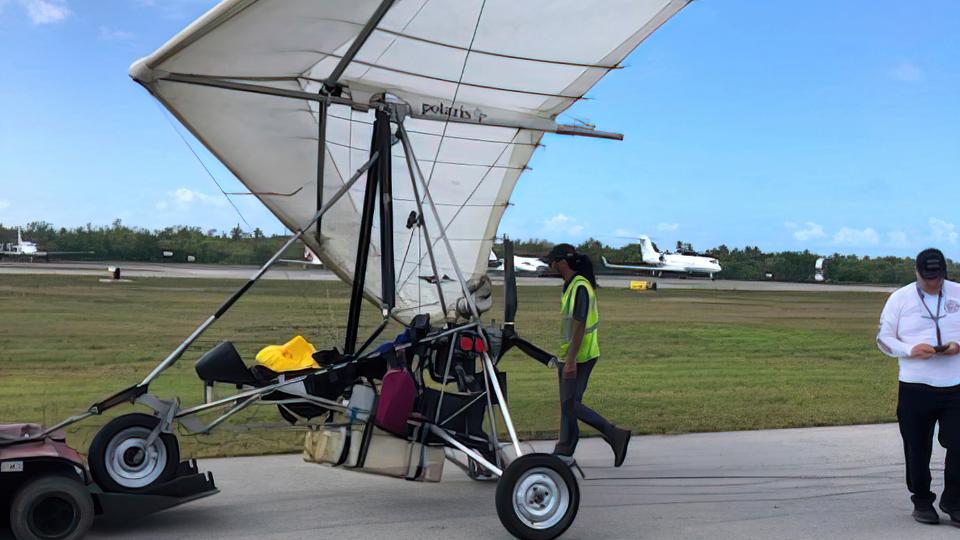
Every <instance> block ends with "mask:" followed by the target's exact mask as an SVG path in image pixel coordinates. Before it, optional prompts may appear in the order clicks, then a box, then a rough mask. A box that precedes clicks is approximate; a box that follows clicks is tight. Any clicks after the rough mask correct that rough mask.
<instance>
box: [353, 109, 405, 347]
mask: <svg viewBox="0 0 960 540" xmlns="http://www.w3.org/2000/svg"><path fill="white" fill-rule="evenodd" d="M391 143H392V135H391V132H390V113H388V112H387V111H384V110H380V109H378V110H377V113H376V120H375V121H374V124H373V135H372V136H371V140H370V154H371V156H372V155H380V156H386V158H384V159H380V160H377V163H376V165H375V166H374V167H371V168H370V169H368V170H367V185H366V188H365V190H364V195H363V211H362V214H361V216H360V234H359V237H358V239H357V261H356V265H355V266H354V272H353V286H352V289H351V293H350V311H349V314H348V315H347V335H346V339H345V340H344V343H343V351H344V354H354V353H355V352H356V351H357V334H358V332H359V329H360V328H359V327H360V311H361V308H362V307H363V287H364V284H365V282H366V277H367V261H368V260H369V258H370V242H371V240H372V237H373V218H374V213H375V211H376V209H377V208H376V207H377V198H378V196H379V198H380V224H379V225H380V277H381V294H380V296H381V298H382V299H383V304H382V306H381V307H382V310H383V318H384V320H386V318H387V317H389V316H390V313H391V312H392V311H393V308H394V306H395V305H396V284H397V282H396V278H395V276H394V273H395V272H394V260H393V202H392V201H393V181H392V176H391V175H392V174H393V172H392V170H391V169H392V167H391V160H390V146H391Z"/></svg>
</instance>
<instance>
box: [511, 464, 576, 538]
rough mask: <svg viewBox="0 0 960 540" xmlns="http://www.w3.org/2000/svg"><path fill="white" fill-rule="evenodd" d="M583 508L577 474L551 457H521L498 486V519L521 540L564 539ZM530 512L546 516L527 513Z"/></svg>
mask: <svg viewBox="0 0 960 540" xmlns="http://www.w3.org/2000/svg"><path fill="white" fill-rule="evenodd" d="M564 494H565V495H566V497H565V498H564ZM518 495H521V496H522V497H518ZM537 497H545V498H544V499H540V500H538V499H536V498H537ZM519 500H523V501H524V502H518V501H519ZM564 500H565V502H564ZM537 505H541V506H539V507H538V506H537ZM579 508H580V486H579V485H578V484H577V479H576V477H575V476H574V475H573V471H571V470H570V466H569V465H567V464H566V463H564V462H563V460H561V459H560V458H558V457H556V456H553V455H550V454H527V455H525V456H521V457H520V458H518V459H517V460H515V461H514V462H513V463H511V464H510V466H509V467H507V470H505V471H504V472H503V476H501V477H500V481H499V482H498V483H497V516H499V517H500V523H503V526H504V527H505V528H506V529H507V531H509V532H510V534H512V535H514V536H516V537H517V538H520V539H521V540H551V539H553V538H556V537H558V536H560V535H561V534H563V533H564V531H566V530H567V528H568V527H570V525H571V524H572V523H573V520H574V519H576V517H577V511H578V510H579ZM530 510H533V511H535V512H540V511H544V512H545V513H543V514H542V515H530V514H528V513H525V511H527V512H529V511H530Z"/></svg>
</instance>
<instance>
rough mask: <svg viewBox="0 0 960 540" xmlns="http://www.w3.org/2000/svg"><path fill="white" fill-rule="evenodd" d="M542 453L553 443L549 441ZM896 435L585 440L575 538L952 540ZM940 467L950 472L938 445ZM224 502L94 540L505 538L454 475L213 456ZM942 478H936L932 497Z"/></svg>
mask: <svg viewBox="0 0 960 540" xmlns="http://www.w3.org/2000/svg"><path fill="white" fill-rule="evenodd" d="M537 447H538V448H540V449H548V448H550V447H551V445H550V444H548V443H538V444H537ZM901 452H902V447H901V443H900V436H899V433H898V431H897V427H896V426H895V425H889V424H888V425H875V426H851V427H830V428H812V429H793V430H774V431H752V432H739V433H708V434H691V435H677V436H647V437H635V438H634V439H633V441H632V444H631V447H630V454H629V457H628V459H627V462H626V464H625V466H624V467H622V468H620V469H615V468H613V467H612V466H611V462H612V455H611V453H610V451H609V449H608V448H607V447H606V445H605V444H604V443H603V442H602V441H600V440H599V439H589V440H585V441H582V442H581V446H580V448H579V449H578V451H577V457H578V459H579V461H580V463H581V465H582V466H583V467H584V469H585V472H586V475H587V478H586V480H581V482H580V486H581V496H582V503H581V507H580V513H579V515H578V517H577V520H576V522H575V523H574V524H573V526H572V527H571V528H570V529H569V531H568V532H567V534H566V535H565V536H564V538H570V539H578V538H581V539H587V538H589V539H591V540H602V539H674V538H676V539H701V538H702V539H711V540H713V539H718V538H720V539H756V538H763V539H815V540H823V539H826V538H851V539H861V538H862V539H865V540H866V539H869V540H886V539H891V540H892V539H897V540H900V539H903V538H916V539H926V538H955V537H956V536H957V535H958V534H960V531H958V530H957V529H956V528H954V527H951V526H950V525H949V524H947V522H946V521H943V523H942V524H941V525H939V526H930V525H920V524H918V523H915V522H914V521H913V520H912V518H911V517H910V510H911V509H912V506H911V504H910V501H909V499H908V495H909V494H908V493H907V490H906V487H905V486H904V481H903V465H902V463H903V456H902V453H901ZM933 463H934V465H935V468H936V469H937V470H941V469H942V464H943V450H942V449H941V448H939V446H937V449H936V451H935V453H934V458H933ZM200 466H201V469H203V468H206V469H209V470H211V471H213V473H214V475H215V478H216V481H217V484H218V486H219V487H220V489H221V490H222V493H220V494H219V495H215V496H213V497H211V498H208V499H204V500H200V501H196V502H193V503H190V504H188V505H185V506H182V507H179V508H174V509H171V510H167V511H166V512H163V513H160V514H157V515H155V516H151V517H149V518H146V519H143V520H140V521H138V522H136V523H130V524H127V525H125V526H113V525H111V526H107V525H105V524H102V523H101V524H97V525H95V528H94V530H93V532H92V533H91V534H90V536H89V538H90V539H91V540H106V539H117V540H119V539H127V538H130V539H133V538H150V539H156V540H164V539H171V540H172V539H203V540H216V539H221V538H222V539H226V538H230V539H244V538H248V539H254V538H256V539H277V540H281V539H282V540H292V539H301V538H302V539H338V540H341V539H342V540H346V539H361V538H363V539H374V540H376V539H389V540H402V539H408V538H410V539H414V538H415V539H441V538H464V539H498V538H500V539H507V538H510V536H509V535H508V534H507V533H506V531H505V530H504V529H503V528H502V527H501V525H500V522H499V520H498V518H497V515H496V510H495V506H494V490H495V486H494V484H493V483H477V482H473V481H471V480H469V479H467V478H466V477H465V476H464V475H463V474H462V473H460V471H459V470H458V469H456V468H454V467H452V466H449V465H448V466H447V467H446V469H445V470H444V478H443V481H442V482H440V483H438V484H425V483H417V482H407V481H404V480H397V479H390V478H383V477H378V476H372V475H367V474H363V473H355V472H348V471H343V470H339V469H331V468H328V467H325V466H321V465H314V464H306V463H304V462H303V461H302V460H301V458H300V456H297V455H282V456H265V457H246V458H232V459H212V460H202V461H201V462H200ZM941 476H942V474H940V473H936V474H935V475H934V477H935V480H934V484H935V486H934V487H935V489H934V490H935V491H936V492H938V493H939V491H940V488H941V486H942V479H941Z"/></svg>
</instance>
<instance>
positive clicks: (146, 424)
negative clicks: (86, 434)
mask: <svg viewBox="0 0 960 540" xmlns="http://www.w3.org/2000/svg"><path fill="white" fill-rule="evenodd" d="M159 423H160V419H159V418H157V417H156V416H151V415H149V414H141V413H133V414H125V415H123V416H118V417H117V418H114V419H113V420H111V421H110V422H108V423H107V425H105V426H103V428H101V429H100V431H98V432H97V435H96V436H95V437H94V438H93V442H92V443H90V453H89V454H88V455H87V460H88V461H89V464H90V474H91V475H92V476H93V480H94V481H95V482H96V483H97V485H99V486H100V487H101V488H102V489H103V490H104V491H113V492H118V491H119V492H128V493H133V492H138V491H146V490H148V489H150V488H151V487H153V486H155V485H158V484H162V483H163V482H166V481H167V480H169V479H170V478H171V477H173V475H174V473H176V471H177V466H178V465H179V463H180V446H179V445H178V444H177V438H176V437H175V436H173V435H171V434H169V433H161V434H160V436H159V437H157V438H156V439H154V441H153V443H152V444H150V446H149V447H148V446H147V445H146V443H147V439H148V438H149V437H150V433H152V432H153V430H154V428H156V427H157V424H159Z"/></svg>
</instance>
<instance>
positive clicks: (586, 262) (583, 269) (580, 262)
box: [570, 253, 600, 289]
mask: <svg viewBox="0 0 960 540" xmlns="http://www.w3.org/2000/svg"><path fill="white" fill-rule="evenodd" d="M570 268H571V269H572V270H573V271H574V272H576V273H578V274H580V275H581V276H583V277H585V278H587V281H589V282H590V285H591V286H592V287H593V288H594V289H597V288H599V287H600V285H598V284H597V275H596V274H594V272H593V261H591V260H590V257H588V256H587V255H586V254H584V253H577V254H576V255H575V256H574V258H573V261H572V264H571V265H570Z"/></svg>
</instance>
